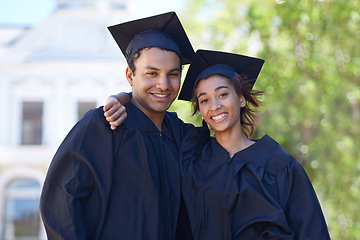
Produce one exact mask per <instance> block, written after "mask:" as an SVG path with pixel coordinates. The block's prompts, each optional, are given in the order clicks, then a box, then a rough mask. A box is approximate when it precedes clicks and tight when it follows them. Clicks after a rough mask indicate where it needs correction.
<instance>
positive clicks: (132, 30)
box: [108, 12, 195, 64]
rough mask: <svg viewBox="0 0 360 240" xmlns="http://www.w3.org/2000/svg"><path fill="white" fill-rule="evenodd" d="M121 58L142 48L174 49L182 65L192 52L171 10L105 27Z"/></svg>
mask: <svg viewBox="0 0 360 240" xmlns="http://www.w3.org/2000/svg"><path fill="white" fill-rule="evenodd" d="M108 29H109V31H110V33H111V35H112V36H113V37H114V39H115V41H116V43H117V44H118V45H119V47H120V49H121V51H122V53H123V54H124V56H125V57H127V56H128V55H129V54H131V53H134V52H135V51H137V50H139V49H143V48H145V47H160V48H164V49H167V50H171V51H174V52H175V53H177V54H178V55H179V56H180V57H181V59H182V61H181V62H182V64H188V63H190V62H191V60H192V58H193V56H194V54H195V52H194V49H193V47H192V45H191V43H190V41H189V39H188V37H187V35H186V33H185V30H184V28H183V26H182V25H181V22H180V20H179V18H178V17H177V15H176V13H175V12H168V13H164V14H160V15H155V16H151V17H147V18H142V19H137V20H133V21H130V22H125V23H121V24H117V25H113V26H109V27H108Z"/></svg>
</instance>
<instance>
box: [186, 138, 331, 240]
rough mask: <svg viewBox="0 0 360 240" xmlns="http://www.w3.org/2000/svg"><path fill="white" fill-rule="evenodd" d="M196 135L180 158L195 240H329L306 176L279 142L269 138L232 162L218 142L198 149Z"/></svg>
mask: <svg viewBox="0 0 360 240" xmlns="http://www.w3.org/2000/svg"><path fill="white" fill-rule="evenodd" d="M194 136H196V134H192V136H191V135H190V136H189V137H185V138H184V139H183V141H184V143H183V145H182V148H181V152H182V153H181V158H182V161H183V169H182V173H183V192H184V199H185V203H186V206H187V208H188V214H189V218H190V222H191V228H192V232H193V236H194V239H195V240H199V239H201V240H203V239H204V240H205V239H217V240H220V239H221V240H230V239H241V240H242V239H300V240H304V239H312V240H320V239H321V240H323V239H330V237H329V233H328V229H327V225H326V222H325V219H324V216H323V213H322V210H321V207H320V204H319V201H318V199H317V196H316V194H315V192H314V189H313V187H312V184H311V182H310V180H309V178H308V176H307V174H306V173H305V171H304V169H303V168H302V167H301V165H300V164H299V163H298V162H297V161H296V160H295V159H294V158H293V157H292V156H291V155H290V154H289V153H288V151H286V150H285V149H284V148H283V147H281V146H280V145H279V144H278V143H277V142H276V141H274V140H273V139H272V138H270V137H269V136H268V135H265V136H264V137H262V138H261V139H260V140H257V141H256V143H255V144H253V145H251V146H250V147H248V148H246V149H244V150H242V151H240V152H238V153H236V154H235V155H234V156H233V157H232V158H230V157H229V153H228V152H227V151H226V150H225V149H224V148H223V147H222V146H221V145H220V144H219V143H218V142H217V141H216V139H215V138H212V139H211V140H210V141H209V142H208V143H206V145H205V146H204V147H203V149H202V151H194V148H193V147H192V146H194V144H197V143H196V142H199V140H201V138H199V137H198V139H195V140H194ZM198 145H199V144H198Z"/></svg>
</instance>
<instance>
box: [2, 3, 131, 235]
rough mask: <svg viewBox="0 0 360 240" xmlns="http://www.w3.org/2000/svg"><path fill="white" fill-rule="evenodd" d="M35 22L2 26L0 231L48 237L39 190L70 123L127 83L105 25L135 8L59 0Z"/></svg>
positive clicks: (127, 5)
mask: <svg viewBox="0 0 360 240" xmlns="http://www.w3.org/2000/svg"><path fill="white" fill-rule="evenodd" d="M58 4H59V6H58V9H57V10H56V11H55V12H54V13H53V14H52V15H51V16H50V17H49V18H48V19H47V20H46V21H44V22H43V23H42V24H40V25H37V26H35V27H31V28H14V27H1V26H0V102H1V108H2V110H1V117H0V239H2V240H35V239H46V236H45V232H44V228H43V226H42V223H41V219H40V215H39V210H38V209H39V208H38V205H39V198H40V192H41V188H42V184H43V181H44V179H45V175H46V172H47V168H48V166H49V164H50V162H51V159H52V157H53V155H54V154H55V151H56V149H57V148H58V146H59V144H60V143H61V141H62V140H63V139H64V137H65V136H66V134H67V133H68V132H69V130H70V129H71V127H72V126H73V125H74V124H75V123H76V121H78V119H79V118H80V117H81V116H82V115H83V114H84V113H85V112H86V111H87V110H89V109H91V108H94V107H98V106H101V105H103V104H104V102H105V99H106V97H107V96H108V95H110V94H114V93H117V92H119V91H128V90H130V88H129V85H128V83H127V82H126V80H125V68H126V63H125V60H124V58H123V56H122V53H121V51H120V49H119V48H118V47H117V45H116V43H115V41H114V40H113V39H112V37H111V35H110V33H109V32H108V30H107V26H109V25H113V24H117V23H119V22H122V21H123V20H124V19H128V18H129V15H131V11H130V9H129V7H130V5H129V3H128V1H127V0H112V1H111V0H77V1H76V0H73V1H70V0H69V1H58Z"/></svg>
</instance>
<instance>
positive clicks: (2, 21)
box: [0, 0, 185, 27]
mask: <svg viewBox="0 0 360 240" xmlns="http://www.w3.org/2000/svg"><path fill="white" fill-rule="evenodd" d="M132 1H136V2H137V4H136V6H137V7H136V10H137V11H138V14H139V15H142V16H147V15H148V16H151V15H155V14H158V13H162V12H166V11H176V12H179V11H180V10H181V9H182V7H183V4H184V2H185V0H151V1H149V0H132ZM55 8H56V0H0V25H1V26H25V27H26V26H34V25H36V24H38V23H40V22H42V21H43V20H45V19H46V18H47V16H49V14H51V12H53V11H54V10H55Z"/></svg>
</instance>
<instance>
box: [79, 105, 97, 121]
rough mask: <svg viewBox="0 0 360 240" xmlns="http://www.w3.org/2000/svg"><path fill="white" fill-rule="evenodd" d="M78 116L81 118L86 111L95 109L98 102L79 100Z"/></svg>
mask: <svg viewBox="0 0 360 240" xmlns="http://www.w3.org/2000/svg"><path fill="white" fill-rule="evenodd" d="M77 105H78V116H77V120H80V118H82V116H84V114H85V113H87V112H88V111H89V110H90V109H94V108H95V107H96V102H91V101H89V102H85V101H84V102H82V101H80V102H78V104H77Z"/></svg>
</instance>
